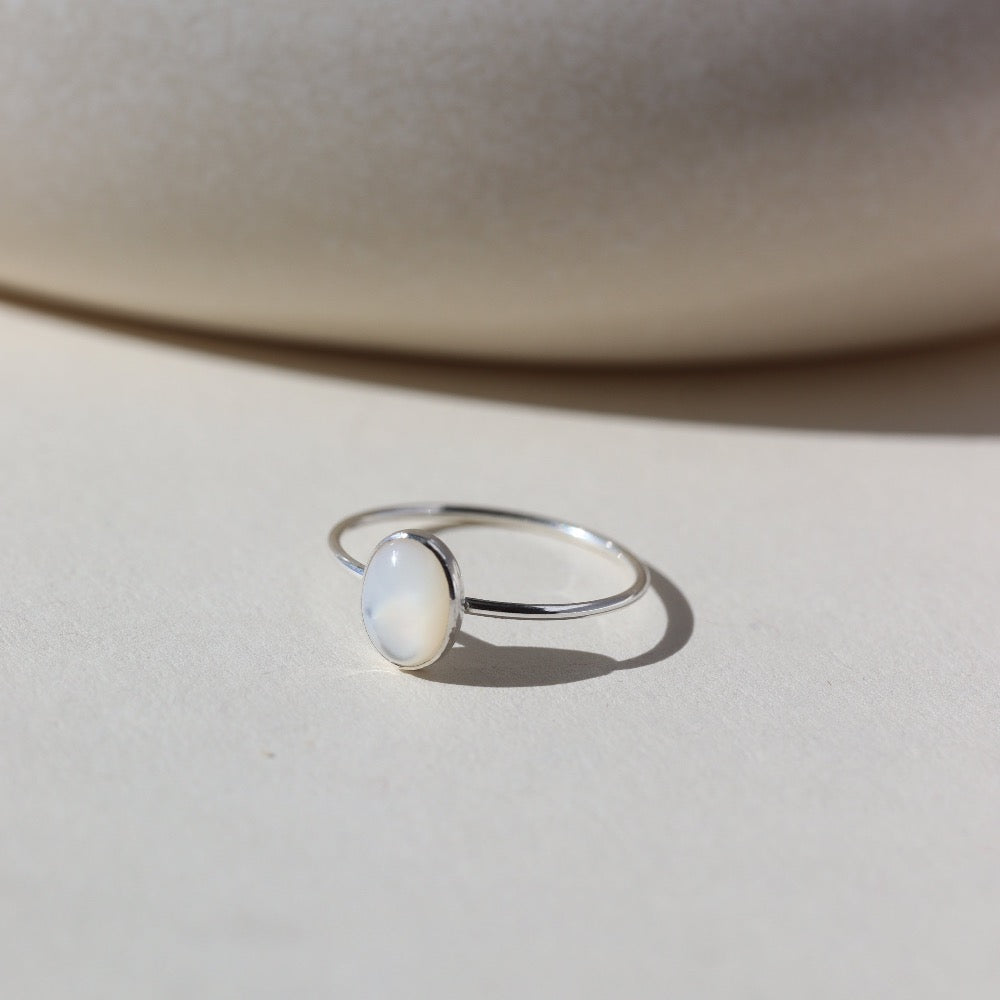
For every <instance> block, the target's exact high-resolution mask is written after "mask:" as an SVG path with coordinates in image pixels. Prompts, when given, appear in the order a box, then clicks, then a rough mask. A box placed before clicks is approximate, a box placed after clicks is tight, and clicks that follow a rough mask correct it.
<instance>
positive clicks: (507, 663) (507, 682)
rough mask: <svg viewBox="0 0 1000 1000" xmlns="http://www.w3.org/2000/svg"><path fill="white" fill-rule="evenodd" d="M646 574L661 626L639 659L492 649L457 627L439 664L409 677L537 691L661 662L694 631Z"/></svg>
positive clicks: (685, 608)
mask: <svg viewBox="0 0 1000 1000" xmlns="http://www.w3.org/2000/svg"><path fill="white" fill-rule="evenodd" d="M649 572H650V588H649V592H648V593H650V594H655V595H656V596H657V597H658V598H659V600H660V602H661V603H662V604H663V607H664V608H665V609H666V612H667V625H666V628H665V629H664V632H663V636H662V637H661V638H660V640H659V642H657V643H656V645H655V646H653V647H652V649H649V650H648V651H647V652H645V653H642V654H640V655H639V656H633V657H631V658H630V659H628V660H616V659H614V658H612V657H610V656H603V655H601V654H600V653H588V652H584V651H582V650H579V649H559V648H552V647H549V646H494V645H493V644H492V643H489V642H484V641H483V640H482V639H477V638H475V636H471V635H469V634H468V633H467V632H465V630H464V629H463V630H462V631H461V632H459V634H458V639H457V640H456V644H455V646H453V647H452V649H451V650H449V652H448V653H447V654H446V655H445V656H444V657H443V658H442V659H441V660H440V661H439V662H437V663H435V664H433V665H432V666H430V667H425V668H424V669H423V670H417V671H415V672H414V673H413V674H411V675H410V676H412V677H415V678H419V679H420V680H424V681H436V682H438V683H443V684H463V685H466V686H471V687H506V688H509V687H543V686H545V685H550V684H569V683H572V682H573V681H584V680H589V679H590V678H592V677H601V676H603V675H604V674H610V673H611V672H612V671H613V670H631V669H633V668H635V667H651V666H655V665H656V664H658V663H663V662H664V661H665V660H668V659H669V658H670V657H671V656H673V655H674V654H675V653H679V652H680V651H681V650H682V649H683V648H684V647H685V646H686V645H687V643H688V640H689V639H690V638H691V636H692V634H693V633H694V612H693V611H692V610H691V605H690V604H689V603H688V600H687V598H686V597H685V596H684V595H683V594H682V593H681V591H680V590H679V589H678V588H677V587H676V586H675V585H674V584H673V583H671V582H670V580H668V579H667V578H666V577H665V576H664V575H663V574H662V573H660V572H659V571H658V570H656V569H654V568H653V567H652V566H650V567H649ZM647 598H648V595H647ZM516 624H517V623H516V622H513V623H512V625H514V626H516Z"/></svg>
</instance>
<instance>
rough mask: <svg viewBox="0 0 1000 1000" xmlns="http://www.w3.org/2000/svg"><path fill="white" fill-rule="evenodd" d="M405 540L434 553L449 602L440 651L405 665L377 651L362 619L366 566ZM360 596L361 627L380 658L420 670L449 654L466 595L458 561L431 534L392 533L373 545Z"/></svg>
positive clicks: (460, 620) (403, 666)
mask: <svg viewBox="0 0 1000 1000" xmlns="http://www.w3.org/2000/svg"><path fill="white" fill-rule="evenodd" d="M404 540H405V541H413V542H418V543H419V544H421V545H423V546H424V547H425V548H427V549H430V551H431V552H432V553H433V554H434V556H435V557H436V559H437V561H438V563H439V564H440V566H441V569H442V570H443V572H444V576H445V580H446V581H447V583H448V598H449V602H450V607H449V611H448V630H447V632H446V634H445V637H444V641H443V642H442V643H441V647H440V649H438V651H437V652H436V653H435V654H434V655H433V656H431V657H429V658H428V659H426V660H424V661H423V662H422V663H414V664H407V665H404V664H402V663H397V662H396V661H395V660H393V659H392V658H391V657H388V656H386V655H385V653H383V652H382V650H381V649H379V647H378V646H377V645H376V644H375V641H374V639H372V636H371V633H370V632H369V631H368V626H367V624H366V623H365V616H364V591H365V587H364V582H365V578H366V577H367V576H368V567H369V566H371V564H372V561H373V558H374V556H375V554H376V553H377V552H379V551H380V550H381V549H383V548H384V547H385V546H386V545H391V544H392V543H393V542H398V541H404ZM361 595H362V596H361V603H362V612H361V625H362V628H364V630H365V634H366V635H367V636H368V640H369V642H371V644H372V646H373V647H374V648H375V651H376V652H377V653H378V654H379V656H381V657H383V658H384V659H386V660H388V661H389V662H390V663H392V664H394V665H395V666H397V667H399V669H400V670H423V668H424V667H429V666H430V665H431V664H432V663H435V662H437V660H439V659H440V658H441V657H442V656H444V654H445V653H447V652H448V650H449V649H451V647H452V644H453V643H454V642H455V637H456V636H457V635H458V630H459V629H460V628H461V627H462V610H463V607H464V602H465V592H464V590H463V587H462V571H461V569H460V568H459V565H458V560H457V559H456V558H455V555H454V553H453V552H452V551H451V549H449V548H448V546H447V545H445V543H444V542H443V541H442V540H441V539H440V538H438V536H437V535H433V534H431V533H430V532H424V531H406V530H404V531H394V532H393V533H392V534H391V535H386V536H385V538H383V539H382V541H380V542H379V543H378V545H376V546H375V548H374V549H373V550H372V554H371V556H370V557H369V558H368V563H367V565H366V566H365V571H364V575H363V576H362V578H361Z"/></svg>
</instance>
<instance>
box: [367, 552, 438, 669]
mask: <svg viewBox="0 0 1000 1000" xmlns="http://www.w3.org/2000/svg"><path fill="white" fill-rule="evenodd" d="M451 606H452V597H451V589H450V587H449V585H448V577H447V575H446V574H445V569H444V566H443V565H442V564H441V561H440V559H438V557H437V555H435V553H434V552H433V551H432V550H431V549H430V547H429V546H427V545H425V544H424V543H423V542H420V541H418V540H417V539H415V538H396V539H391V538H390V539H386V540H385V541H384V542H382V543H381V544H380V545H379V547H378V548H377V549H376V550H375V552H374V554H373V555H372V557H371V559H369V561H368V568H367V569H366V570H365V577H364V583H363V584H362V587H361V615H362V618H363V619H364V623H365V629H366V630H367V632H368V637H369V638H370V639H371V641H372V644H373V645H374V646H375V648H376V649H377V650H378V651H379V652H380V653H381V654H382V655H383V656H384V657H385V658H386V659H387V660H391V661H392V662H393V663H395V664H396V665H397V666H399V667H405V668H408V669H411V670H412V669H414V668H416V667H422V666H425V665H426V664H428V663H430V662H432V661H434V660H435V659H437V657H438V656H439V655H440V654H441V652H442V651H443V650H444V647H445V645H446V643H447V641H448V634H449V631H450V628H451Z"/></svg>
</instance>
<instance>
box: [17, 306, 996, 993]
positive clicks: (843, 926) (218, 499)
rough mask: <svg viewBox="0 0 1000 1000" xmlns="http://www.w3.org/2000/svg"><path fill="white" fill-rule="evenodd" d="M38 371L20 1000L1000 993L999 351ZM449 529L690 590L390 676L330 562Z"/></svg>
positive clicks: (21, 345)
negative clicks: (481, 511)
mask: <svg viewBox="0 0 1000 1000" xmlns="http://www.w3.org/2000/svg"><path fill="white" fill-rule="evenodd" d="M0 357H2V359H3V362H2V365H0V427H2V431H0V468H2V469H3V472H4V475H3V476H2V478H0V541H2V566H3V573H2V575H0V657H2V665H0V753H2V762H3V764H2V767H0V810H2V815H3V823H2V824H0V884H2V886H3V890H2V892H0V930H2V933H0V942H2V944H0V986H2V990H3V994H4V995H5V996H10V997H19V998H26V997H50V996H51V997H65V996H70V995H72V996H74V997H95V998H96V997H101V998H108V997H129V998H133V997H136V996H144V997H176V996H182V995H183V996H211V997H213V998H224V997H240V998H247V997H272V996H274V997H278V996H280V997H283V998H287V997H316V996H359V997H360V996H372V997H383V996H393V995H395V996H401V995H405V996H411V997H423V996H427V997H447V996H463V997H464V996H469V997H471V996H475V997H514V996H516V997H555V996H567V997H574V998H583V997H599V996H618V997H623V996H628V997H636V998H638V997H650V998H653V997H656V998H660V997H664V996H672V995H673V996H687V997H693V996H748V997H749V996H753V997H757V996H759V997H789V998H799V997H803V996H810V997H817V998H822V997H856V996H882V997H890V996H892V997H895V996H898V997H906V998H909V1000H912V998H917V997H943V996H948V997H963V998H970V997H983V998H986V997H993V996H996V995H997V990H998V989H1000V949H998V948H997V946H996V933H997V913H998V906H1000V853H998V849H1000V839H998V836H997V834H998V832H1000V795H998V792H1000V782H998V778H1000V737H998V733H1000V698H998V694H1000V615H998V598H1000V531H998V517H997V515H998V504H1000V501H998V496H1000V402H998V401H1000V342H998V341H996V340H983V341H977V342H969V343H965V344H959V345H954V346H951V347H949V348H947V349H936V350H926V351H917V352H913V353H909V354H903V355H897V356H884V357H875V358H858V359H849V360H839V361H830V362H828V363H825V364H819V363H817V364H810V365H798V366H785V367H774V368H757V369H730V370H723V369H720V370H701V371H690V372H672V373H671V372H657V371H653V370H646V371H643V372H618V373H607V372H606V373H596V372H591V373H587V372H557V371H541V370H521V369H516V368H510V369H503V368H494V369H476V368H472V367H464V366H455V365H448V364H444V363H441V364H437V363H430V362H407V361H398V360H395V361H393V360H380V359H377V358H361V357H344V356H338V355H328V354H323V353H321V352H316V351H307V350H292V349H281V350H278V349H270V348H264V347H257V346H254V345H251V344H244V343H239V342H229V341H222V342H216V341H211V340H206V339H199V338H197V337H194V336H186V335H181V334H170V333H164V332H162V331H155V330H145V331H144V330H142V329H137V328H128V327H123V326H121V325H119V324H112V323H110V322H105V321H98V320H89V321H86V322H84V321H83V320H79V319H74V318H73V317H70V316H60V315H56V314H46V313H42V312H33V311H31V310H29V309H26V308H22V307H19V306H14V305H6V306H2V307H0ZM419 499H438V500H449V501H456V502H458V501H461V502H469V503H482V504H488V505H498V506H512V507H517V508H523V509H527V510H537V511H539V512H542V513H551V514H556V515H560V516H565V517H567V518H572V519H576V520H579V521H581V522H583V523H585V524H591V525H593V527H595V528H598V529H601V530H604V531H607V532H608V533H610V534H612V535H614V536H616V537H619V538H620V540H621V541H622V542H624V543H625V544H627V545H629V546H630V547H632V548H634V549H635V550H636V551H638V552H639V553H640V554H642V555H643V556H644V557H646V558H647V559H648V560H649V562H650V564H651V566H652V567H653V570H654V574H655V585H654V589H653V591H652V592H651V593H650V594H649V595H648V596H647V597H645V598H644V599H643V600H642V601H640V602H639V603H638V604H636V605H634V606H633V607H631V608H629V609H626V610H624V611H621V612H619V613H616V614H611V615H605V616H599V617H597V618H593V619H588V620H586V621H577V622H572V621H570V622H538V623H531V622H502V621H490V620H485V619H469V620H467V622H466V629H465V633H464V635H463V637H462V639H461V646H460V648H458V649H456V650H455V651H454V652H453V653H452V654H451V656H450V657H449V658H448V659H447V660H443V661H441V663H440V664H438V665H437V666H436V667H435V668H433V669H432V670H430V671H425V672H423V673H421V674H412V675H411V674H405V673H401V672H398V671H396V670H395V669H393V668H391V667H390V666H389V665H388V664H386V663H384V662H383V661H381V660H379V658H378V657H377V655H376V654H375V653H374V651H373V650H372V648H371V647H370V645H369V644H368V642H367V640H366V638H365V635H364V631H363V629H362V627H361V624H360V619H359V609H358V582H357V580H356V579H355V578H353V577H351V576H350V575H349V574H347V573H345V572H343V571H342V570H341V569H340V568H339V567H338V566H337V565H336V563H335V561H334V560H333V558H332V557H331V555H330V553H329V552H328V550H327V549H326V546H325V533H326V531H327V529H328V527H329V525H330V524H331V523H332V522H333V521H334V520H336V519H337V518H338V517H340V516H341V515H343V514H345V513H348V512H350V511H352V510H354V509H357V508H361V507H366V506H371V505H376V504H382V503H392V502H397V501H406V500H419ZM458 534H460V533H456V538H457V536H458ZM471 541H472V538H471V536H469V537H467V538H465V539H464V542H463V545H464V548H465V549H466V550H468V552H469V556H468V558H469V559H470V560H471V561H470V564H469V573H468V574H467V575H469V576H472V577H475V579H477V580H480V579H481V580H483V581H484V585H485V581H486V578H487V577H490V574H491V573H495V574H496V576H495V578H493V577H490V580H491V581H492V582H493V583H494V585H495V586H497V587H501V588H506V587H511V588H515V587H520V588H521V590H520V591H519V593H525V594H527V593H529V592H531V593H534V592H538V593H541V592H543V591H546V590H547V588H554V591H558V590H566V589H572V587H573V586H574V585H582V581H584V580H585V579H586V578H587V573H588V572H589V569H588V568H587V567H584V566H583V565H582V564H580V565H577V562H576V561H575V560H576V558H577V557H576V556H569V555H564V554H563V553H562V552H560V551H553V552H549V551H547V550H546V551H544V552H541V551H540V552H539V553H538V558H534V557H530V558H526V559H525V560H524V561H523V562H520V561H518V560H516V559H507V560H504V559H501V558H497V556H498V555H501V554H506V553H505V552H504V550H503V549H498V548H497V539H496V538H493V537H484V538H482V540H481V541H482V543H483V545H482V547H481V548H478V547H477V546H475V545H471V544H469V543H470V542H471ZM511 551H512V552H513V550H511ZM477 552H478V553H479V554H478V555H477ZM460 558H463V561H464V558H465V557H464V556H460ZM471 589H472V584H471V582H470V590H471ZM476 589H478V590H481V589H484V588H483V586H480V587H477V588H476Z"/></svg>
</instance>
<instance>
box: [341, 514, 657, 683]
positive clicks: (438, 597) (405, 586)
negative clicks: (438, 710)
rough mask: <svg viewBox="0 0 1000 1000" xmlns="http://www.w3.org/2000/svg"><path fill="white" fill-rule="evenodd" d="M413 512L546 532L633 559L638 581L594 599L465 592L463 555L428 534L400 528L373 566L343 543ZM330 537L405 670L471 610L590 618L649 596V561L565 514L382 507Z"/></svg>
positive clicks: (378, 549)
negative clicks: (349, 535) (354, 533)
mask: <svg viewBox="0 0 1000 1000" xmlns="http://www.w3.org/2000/svg"><path fill="white" fill-rule="evenodd" d="M408 517H419V518H438V517H440V518H445V519H448V520H454V519H460V520H461V521H462V522H466V523H473V524H480V525H491V526H498V527H503V528H510V529H513V530H518V531H542V532H545V533H547V534H552V535H554V536H556V537H558V538H560V539H564V540H567V541H571V542H575V543H578V544H581V545H583V546H586V547H587V548H590V549H593V550H594V551H595V552H598V553H600V554H601V555H603V556H606V557H609V558H610V559H612V560H614V561H615V562H617V563H619V564H622V563H624V564H626V565H627V566H628V567H629V568H630V569H631V570H632V573H633V575H634V580H633V582H632V584H631V585H630V586H629V587H628V588H627V589H626V590H623V591H621V592H619V593H617V594H612V595H611V596H610V597H600V598H597V599H596V600H591V601H577V602H574V603H570V604H522V603H517V602H511V601H494V600H488V599H486V598H482V597H466V596H465V592H464V590H463V588H462V574H461V570H460V569H459V565H458V561H457V560H456V559H455V556H454V554H453V553H452V551H451V549H449V548H448V546H447V545H445V543H444V542H443V541H442V540H441V539H440V538H439V537H438V536H437V535H434V534H431V533H429V532H426V531H413V530H411V529H404V530H401V531H394V532H393V533H392V534H391V535H387V536H386V537H385V538H383V539H382V541H380V542H379V543H378V545H376V546H375V549H374V551H373V552H372V554H371V557H370V558H369V560H368V563H367V565H366V564H364V563H362V562H359V561H358V560H357V559H355V558H353V556H351V555H349V554H348V553H347V552H346V551H345V549H344V547H343V545H342V544H341V541H340V539H341V536H342V535H343V534H344V532H345V531H348V530H349V529H351V528H357V527H360V526H362V525H365V524H371V523H373V522H378V521H395V522H397V523H398V522H399V521H400V520H401V519H402V518H408ZM329 541H330V548H331V549H332V550H333V554H334V555H335V556H336V557H337V559H338V561H339V562H340V564H341V565H342V566H344V567H346V568H347V569H349V570H350V571H351V572H352V573H354V574H355V575H356V576H360V577H361V578H362V584H361V618H362V621H363V622H364V626H365V630H366V631H367V633H368V638H369V639H371V642H372V645H373V646H374V647H375V648H376V649H377V650H378V651H379V653H381V654H382V656H384V657H385V658H386V659H387V660H389V661H390V662H392V663H395V664H396V666H397V667H400V668H402V669H403V670H419V669H421V668H422V667H426V666H429V665H430V664H432V663H434V662H435V661H436V660H438V659H439V658H440V657H441V656H442V655H444V653H446V652H447V651H448V649H449V648H450V647H451V645H452V643H453V642H454V641H455V636H456V634H457V633H458V630H459V628H460V627H461V624H462V616H463V615H464V614H465V615H484V616H486V617H489V618H522V619H523V618H554V619H565V618H584V617H586V616H588V615H599V614H602V613H604V612H605V611H617V610H618V609H619V608H624V607H626V606H628V605H629V604H632V603H633V602H634V601H637V600H638V599H639V598H640V597H642V595H643V594H644V593H645V592H646V588H647V587H648V586H649V569H648V568H647V567H646V564H645V563H644V562H643V561H642V560H641V559H639V558H638V557H637V556H635V555H634V554H633V553H631V552H629V550H628V549H626V548H625V547H624V546H622V545H619V544H618V542H616V541H614V540H613V539H611V538H608V537H607V536H606V535H602V534H600V533H599V532H596V531H591V530H590V529H589V528H584V527H583V526H582V525H579V524H571V523H570V522H568V521H562V520H559V519H558V518H551V517H541V516H539V515H537V514H523V513H520V512H518V511H512V510H494V509H492V508H489V507H466V506H459V505H455V504H443V503H418V504H403V505H400V506H396V507H377V508H374V509H372V510H365V511H362V512H361V513H359V514H352V515H351V516H350V517H345V518H344V519H343V520H342V521H339V522H338V523H337V524H335V525H334V526H333V528H332V529H331V530H330V539H329Z"/></svg>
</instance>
